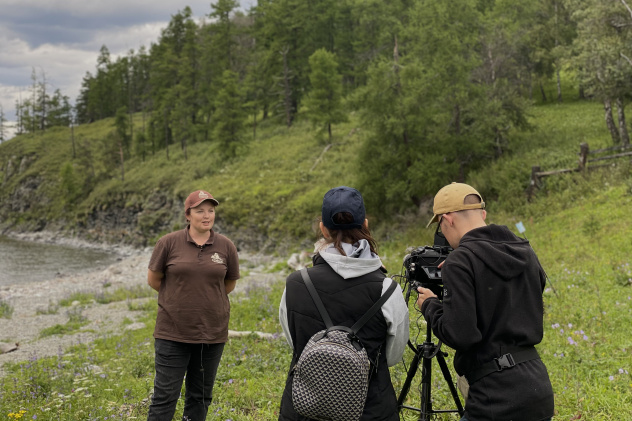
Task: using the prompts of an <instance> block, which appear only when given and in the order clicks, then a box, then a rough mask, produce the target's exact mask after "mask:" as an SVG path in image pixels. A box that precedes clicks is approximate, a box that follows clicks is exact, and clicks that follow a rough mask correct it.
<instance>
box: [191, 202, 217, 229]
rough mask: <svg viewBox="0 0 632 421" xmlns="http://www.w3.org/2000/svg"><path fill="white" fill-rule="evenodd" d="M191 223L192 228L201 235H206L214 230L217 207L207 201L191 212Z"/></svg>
mask: <svg viewBox="0 0 632 421" xmlns="http://www.w3.org/2000/svg"><path fill="white" fill-rule="evenodd" d="M189 212H190V213H189V217H188V218H187V219H188V220H189V223H190V224H191V228H192V229H194V230H195V231H197V232H199V233H205V232H208V231H210V230H211V228H213V224H214V223H215V206H213V204H212V203H211V202H210V201H208V200H206V201H204V202H202V203H200V204H199V205H197V206H196V207H194V208H191V209H190V210H189Z"/></svg>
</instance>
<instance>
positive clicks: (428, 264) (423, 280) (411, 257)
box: [404, 234, 452, 300]
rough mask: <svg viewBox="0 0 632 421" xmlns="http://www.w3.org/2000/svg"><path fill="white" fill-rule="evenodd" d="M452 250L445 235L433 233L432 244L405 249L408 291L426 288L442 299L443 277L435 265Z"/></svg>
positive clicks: (405, 275) (405, 274)
mask: <svg viewBox="0 0 632 421" xmlns="http://www.w3.org/2000/svg"><path fill="white" fill-rule="evenodd" d="M451 251H452V247H450V246H449V245H448V244H447V241H446V240H445V237H443V236H439V235H437V234H435V244H434V245H433V246H421V247H416V248H412V249H408V250H407V252H408V253H407V254H406V257H404V269H405V273H404V277H405V279H406V282H408V285H409V291H408V295H410V291H411V290H412V291H415V292H417V287H423V288H428V289H429V290H431V291H432V292H434V293H435V294H436V295H437V297H439V299H440V300H443V279H442V277H441V269H439V268H438V267H437V266H439V264H440V263H441V262H443V261H444V260H445V259H447V257H448V254H450V252H451Z"/></svg>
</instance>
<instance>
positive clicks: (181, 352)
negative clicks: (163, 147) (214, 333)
mask: <svg viewBox="0 0 632 421" xmlns="http://www.w3.org/2000/svg"><path fill="white" fill-rule="evenodd" d="M154 348H155V350H156V364H155V365H156V377H155V379H154V394H153V396H152V399H151V405H150V406H149V414H148V415H147V421H171V420H172V419H173V415H174V414H175V412H176V405H177V403H178V399H179V398H180V391H181V390H182V382H183V380H184V379H185V374H186V382H185V394H184V412H183V416H182V419H183V420H186V421H203V420H205V419H206V414H207V412H208V407H209V405H210V404H211V401H212V399H213V384H214V383H215V375H216V374H217V367H218V366H219V362H220V360H221V358H222V352H223V351H224V344H223V343H222V344H188V343H183V342H175V341H168V340H165V339H156V341H155V344H154Z"/></svg>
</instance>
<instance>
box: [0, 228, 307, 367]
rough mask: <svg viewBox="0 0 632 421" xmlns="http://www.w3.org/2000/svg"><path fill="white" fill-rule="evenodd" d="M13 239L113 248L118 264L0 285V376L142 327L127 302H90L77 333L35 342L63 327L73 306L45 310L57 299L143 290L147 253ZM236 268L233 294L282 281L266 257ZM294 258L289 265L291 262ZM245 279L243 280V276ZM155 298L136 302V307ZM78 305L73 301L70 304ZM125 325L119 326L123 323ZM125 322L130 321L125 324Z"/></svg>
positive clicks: (45, 238) (47, 238)
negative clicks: (7, 310) (5, 309)
mask: <svg viewBox="0 0 632 421" xmlns="http://www.w3.org/2000/svg"><path fill="white" fill-rule="evenodd" d="M11 237H13V238H17V239H21V240H28V241H39V242H48V243H51V244H52V243H54V244H64V245H73V246H78V247H93V248H104V249H105V247H107V250H108V251H112V250H113V249H114V250H116V251H117V252H119V254H120V255H121V256H122V257H121V260H119V261H118V262H116V263H114V264H112V265H110V266H109V267H107V268H106V269H103V270H96V271H85V272H82V273H78V274H73V275H67V276H66V275H63V276H61V277H56V278H54V279H50V280H46V281H41V282H32V283H27V284H15V285H7V286H2V287H0V300H2V301H3V302H5V303H8V304H9V305H10V306H11V307H12V308H13V314H12V317H11V318H10V319H6V318H0V344H4V345H3V346H2V347H0V348H5V350H8V349H10V348H16V346H15V344H17V349H15V350H12V351H11V352H5V353H2V351H0V376H2V375H3V370H2V366H3V365H4V364H5V363H7V362H18V361H25V360H28V359H33V358H41V357H46V356H54V355H59V354H63V352H64V350H65V349H66V348H68V347H69V346H72V345H74V344H78V343H86V342H90V341H93V340H94V339H96V338H98V337H103V336H107V335H113V334H120V333H122V331H123V329H135V328H139V327H143V326H141V325H140V324H139V323H138V319H139V318H140V317H141V316H142V312H138V311H133V310H130V309H129V302H128V301H119V302H113V303H109V304H98V303H96V302H92V303H91V304H88V305H85V306H81V314H82V315H83V316H84V317H86V318H87V320H88V323H87V324H86V325H85V326H83V327H82V329H81V330H80V331H79V332H78V333H74V334H69V335H52V336H47V337H44V338H40V332H41V331H42V329H45V328H47V327H51V326H55V325H57V324H61V325H63V324H65V323H66V322H67V321H68V320H69V315H68V311H69V310H71V311H72V309H73V307H59V309H58V311H57V312H49V311H48V310H49V309H50V308H51V306H53V307H54V306H55V305H56V303H58V302H59V301H60V300H62V299H67V298H69V297H70V296H71V295H72V294H73V293H77V292H85V293H98V292H103V291H104V288H107V289H108V290H110V291H114V290H117V289H120V288H127V289H129V288H135V287H142V288H149V286H147V283H146V280H147V266H148V264H149V258H150V256H151V249H132V248H127V247H123V246H118V247H117V246H115V247H114V248H113V246H111V245H107V246H106V245H99V244H92V243H87V242H84V241H82V240H75V239H67V238H62V237H59V238H58V237H57V236H55V235H54V234H52V235H51V234H50V233H34V234H17V235H11ZM239 257H240V266H241V270H242V279H240V281H239V282H238V283H237V287H236V289H235V292H236V293H238V292H239V291H240V290H241V289H243V288H248V286H252V285H253V284H262V283H263V284H265V283H270V282H275V281H279V280H282V279H284V277H285V276H286V274H284V273H280V272H277V273H274V272H273V273H271V272H270V268H273V267H275V265H278V263H280V262H283V263H285V260H284V259H282V258H279V257H272V256H268V255H257V254H249V253H246V252H240V253H239ZM294 261H296V258H294V259H293V260H292V259H291V262H288V263H290V264H292V265H293V264H294ZM244 275H245V276H244ZM152 299H153V300H155V299H156V298H153V297H150V298H140V299H137V301H138V304H141V303H142V302H143V301H146V300H152ZM78 305H80V304H79V303H74V306H75V307H76V306H78ZM126 320H127V322H126V323H125V324H124V323H123V322H124V321H126ZM129 321H131V323H129Z"/></svg>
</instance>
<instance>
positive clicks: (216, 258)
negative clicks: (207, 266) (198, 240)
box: [211, 253, 224, 264]
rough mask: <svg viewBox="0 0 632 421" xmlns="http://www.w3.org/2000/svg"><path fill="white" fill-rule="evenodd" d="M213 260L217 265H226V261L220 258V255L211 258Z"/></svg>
mask: <svg viewBox="0 0 632 421" xmlns="http://www.w3.org/2000/svg"><path fill="white" fill-rule="evenodd" d="M211 260H212V261H213V262H215V263H219V264H223V263H224V259H222V258H221V257H220V255H219V254H217V253H215V254H214V255H212V256H211Z"/></svg>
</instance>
